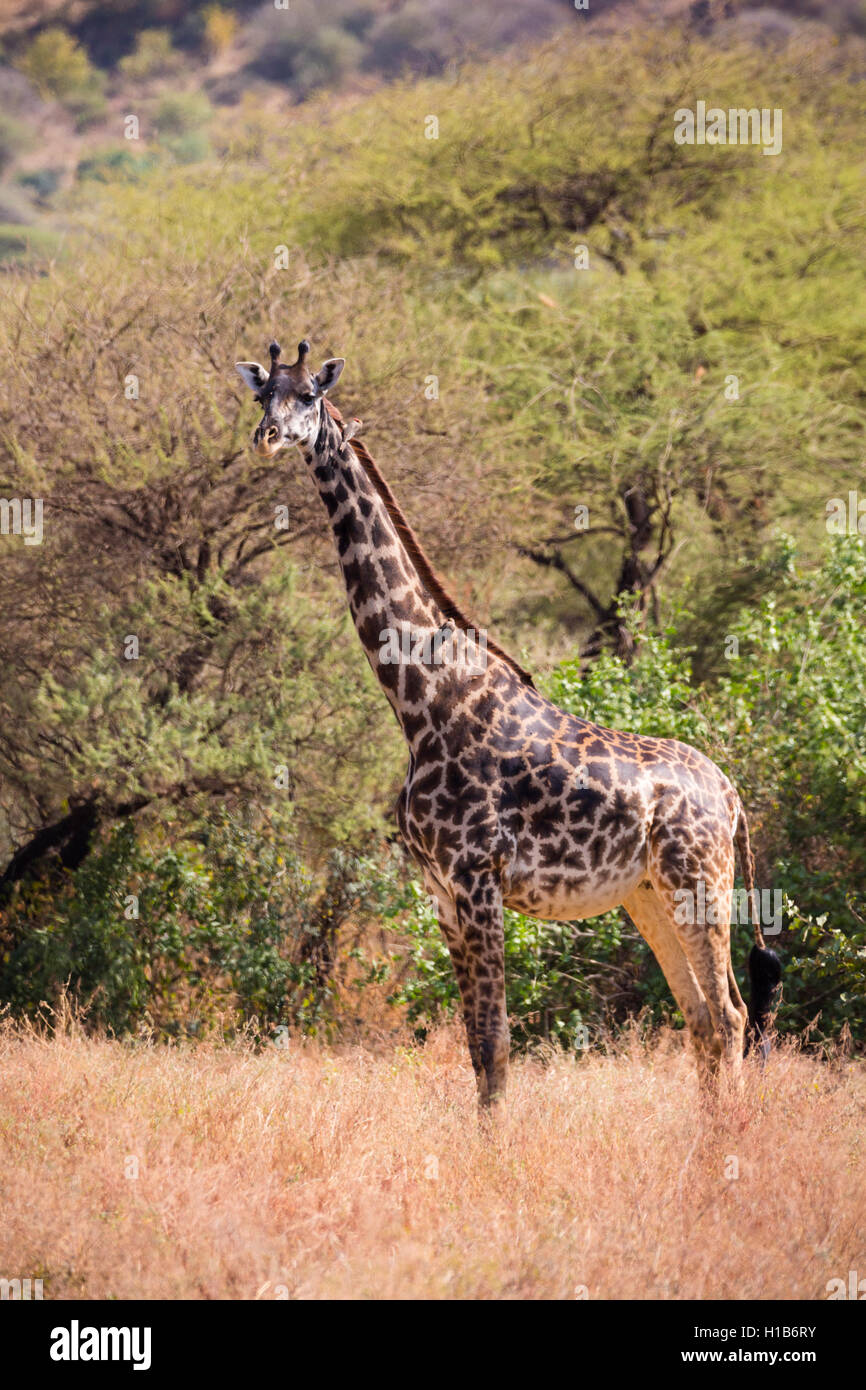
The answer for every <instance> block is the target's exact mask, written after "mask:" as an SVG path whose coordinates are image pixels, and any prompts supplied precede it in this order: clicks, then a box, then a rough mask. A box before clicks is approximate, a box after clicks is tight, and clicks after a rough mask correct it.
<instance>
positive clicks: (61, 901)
mask: <svg viewBox="0 0 866 1390" xmlns="http://www.w3.org/2000/svg"><path fill="white" fill-rule="evenodd" d="M49 891H50V890H49ZM45 893H46V889H45V886H44V885H35V884H29V885H23V886H22V887H21V888H20V889H19V890H18V892H17V894H16V895H15V896H14V897H13V899H12V900H11V902H10V903H9V904H8V910H7V911H6V913H5V914H4V919H3V922H4V925H3V928H2V933H0V1000H2V1002H3V1003H7V1004H9V1005H10V1006H11V1008H12V1010H13V1012H15V1013H16V1014H25V1015H29V1016H35V1015H37V1014H38V1013H39V1010H40V1007H41V1005H42V1001H43V1000H44V1001H48V1002H53V1001H55V1000H56V999H57V998H58V996H59V994H60V993H61V992H62V991H63V990H64V989H65V988H66V987H67V985H68V987H69V988H70V989H71V991H72V993H73V994H74V996H75V997H76V998H77V999H78V1000H80V1001H81V1002H82V1004H83V1005H84V1006H85V1008H86V1011H87V1017H88V1019H89V1021H90V1022H91V1024H93V1025H95V1026H102V1027H106V1028H109V1029H111V1030H112V1031H113V1032H115V1033H117V1034H124V1033H129V1032H133V1031H134V1030H135V1029H136V1028H138V1027H139V1026H141V1025H144V1024H147V1025H150V1026H152V1027H154V1028H155V1029H156V1030H157V1032H158V1033H162V1034H165V1035H178V1034H188V1035H191V1036H202V1035H204V1034H206V1033H209V1032H212V1031H214V1030H216V1029H223V1030H224V1031H226V1032H231V1031H233V1030H234V1029H235V1028H236V1027H243V1026H245V1025H249V1024H250V1023H251V1022H252V1021H255V1022H256V1024H257V1026H258V1029H259V1031H260V1032H261V1033H262V1035H265V1036H267V1035H272V1033H273V1030H274V1029H275V1028H279V1027H283V1028H289V1027H290V1028H299V1029H301V1030H303V1031H305V1032H311V1033H314V1032H317V1031H320V1030H321V1029H322V1028H323V1027H327V1026H328V1022H329V1008H330V1006H331V1004H332V1002H333V998H334V986H335V980H334V966H335V958H336V938H337V933H338V931H339V928H340V927H341V926H342V925H343V923H344V922H345V921H346V919H347V917H349V916H350V915H351V914H353V913H357V912H361V913H363V912H364V911H366V910H370V909H371V908H372V907H373V905H374V904H375V905H380V904H381V897H380V884H379V880H378V879H377V876H376V871H375V867H374V865H373V863H372V861H370V860H368V859H365V858H363V857H360V856H357V855H351V854H346V853H342V854H341V853H339V852H335V853H334V854H333V855H332V856H331V859H330V861H329V866H328V870H327V873H326V875H325V877H324V881H323V882H321V883H318V884H317V883H316V882H314V880H313V878H312V876H311V875H310V873H309V872H308V871H307V870H306V869H305V868H304V867H303V865H302V863H301V861H300V859H299V858H298V856H297V854H296V853H295V851H294V850H293V849H292V848H291V847H290V846H288V845H286V844H285V843H284V842H278V840H277V837H276V836H275V834H274V832H273V831H272V830H268V829H267V827H263V826H257V825H255V824H254V823H253V822H252V820H251V819H250V818H249V817H248V816H245V815H243V814H237V815H231V814H229V813H227V812H224V813H221V814H219V815H217V817H216V818H215V819H214V821H213V822H212V823H211V824H206V825H203V826H201V827H199V828H198V829H195V830H193V831H192V833H191V834H188V835H187V836H186V837H184V836H183V835H182V834H181V835H180V836H178V838H177V843H176V844H175V845H174V846H173V847H171V848H166V847H163V846H160V845H156V846H148V845H147V844H146V843H145V842H144V841H143V840H142V839H140V838H139V837H138V836H137V834H136V829H135V827H134V825H133V824H132V823H131V822H130V821H126V822H123V823H121V824H120V825H118V826H117V827H116V828H115V829H114V830H113V831H111V832H110V833H109V834H108V835H107V836H106V838H105V840H104V842H103V843H102V845H101V846H100V847H99V849H98V850H97V851H96V852H94V853H93V854H91V855H90V857H89V858H88V860H87V862H86V863H85V864H84V865H83V866H82V867H81V869H80V870H79V872H78V873H77V874H76V875H75V878H74V882H72V883H71V884H70V883H69V882H67V884H66V885H65V886H64V887H62V888H60V889H59V891H58V885H57V884H55V885H53V892H50V896H49V897H46V896H45Z"/></svg>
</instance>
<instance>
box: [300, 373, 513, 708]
mask: <svg viewBox="0 0 866 1390" xmlns="http://www.w3.org/2000/svg"><path fill="white" fill-rule="evenodd" d="M325 406H326V408H327V410H328V413H329V414H330V416H331V418H332V419H333V420H335V421H336V422H337V424H338V425H344V424H345V420H344V419H343V416H342V415H341V414H340V412H339V410H338V409H337V407H336V406H335V405H332V403H331V402H330V401H329V400H328V398H327V396H326V397H325ZM352 448H353V449H354V450H355V453H356V454H357V456H358V458H359V459H360V461H361V464H362V465H363V467H364V470H365V472H366V474H367V476H368V478H369V479H370V482H371V483H372V484H373V486H374V488H375V489H376V491H377V492H378V494H379V496H380V497H381V499H382V501H383V502H384V503H385V510H386V511H387V513H388V515H389V517H390V518H391V521H392V523H393V526H394V529H395V530H396V532H397V535H398V536H399V537H400V540H401V542H402V543H403V545H404V547H405V549H406V551H407V553H408V555H409V557H410V559H411V561H412V564H413V565H414V566H415V572H416V574H417V575H418V578H419V579H420V580H421V583H422V584H423V585H424V587H425V589H426V590H427V592H428V594H429V595H430V597H431V598H432V599H435V601H436V603H438V605H439V607H440V608H441V609H442V612H443V613H444V614H445V616H446V618H450V619H451V621H452V622H453V623H455V624H456V625H457V627H459V628H462V630H463V631H464V632H467V631H470V630H471V631H473V632H477V631H478V629H477V627H476V625H475V624H474V623H472V622H470V620H469V619H468V618H467V617H466V615H465V614H464V613H462V612H461V610H460V608H458V606H457V604H456V603H455V601H454V599H453V598H452V597H451V595H450V594H449V593H448V591H447V590H446V588H445V586H444V584H443V583H442V580H441V579H440V578H439V576H438V574H437V573H436V571H435V570H434V568H433V566H432V565H431V564H430V561H429V560H428V559H427V556H426V555H425V554H424V551H423V550H422V548H421V542H420V541H419V539H418V537H417V536H416V535H415V532H414V531H413V530H412V527H411V526H410V525H409V523H408V521H407V520H406V518H405V516H404V515H403V513H402V511H401V510H400V507H399V505H398V503H397V499H396V497H395V496H394V494H393V492H392V491H391V489H390V487H389V486H388V484H387V483H386V482H385V479H384V478H383V477H382V474H381V473H380V472H379V467H378V464H377V463H376V462H375V460H374V459H373V458H372V457H371V455H370V453H369V451H368V449H367V447H366V445H364V444H362V443H361V441H360V440H359V439H356V438H353V439H352ZM487 650H488V651H489V652H493V654H494V655H495V656H498V657H499V659H500V660H501V661H504V662H505V663H506V665H507V666H510V667H511V669H512V671H516V672H517V674H518V676H519V677H520V679H521V680H522V681H523V683H524V685H528V686H530V687H531V689H533V690H534V689H535V682H534V681H533V679H532V677H531V675H530V674H529V672H528V671H525V670H524V669H523V667H522V666H521V665H520V664H519V663H518V662H516V661H515V660H514V657H513V656H509V655H508V653H507V652H506V651H503V649H502V647H500V646H499V644H498V643H497V642H494V641H492V640H491V638H490V637H488V638H487Z"/></svg>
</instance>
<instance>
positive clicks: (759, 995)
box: [746, 946, 782, 1058]
mask: <svg viewBox="0 0 866 1390" xmlns="http://www.w3.org/2000/svg"><path fill="white" fill-rule="evenodd" d="M749 982H750V984H751V987H752V988H751V995H752V997H751V999H750V1001H749V1029H748V1033H747V1036H746V1051H747V1052H748V1051H749V1048H750V1047H751V1046H752V1045H759V1046H760V1049H761V1052H762V1053H763V1055H764V1057H765V1058H766V1057H768V1056H769V1053H770V1043H769V1039H768V1038H767V1024H768V1022H769V1018H770V1012H771V1010H772V1008H773V1005H774V1003H775V1001H776V995H777V993H778V990H779V986H780V985H781V983H782V962H781V961H780V960H779V957H778V956H777V955H776V952H775V951H771V950H769V948H768V947H766V946H753V947H752V949H751V951H750V952H749Z"/></svg>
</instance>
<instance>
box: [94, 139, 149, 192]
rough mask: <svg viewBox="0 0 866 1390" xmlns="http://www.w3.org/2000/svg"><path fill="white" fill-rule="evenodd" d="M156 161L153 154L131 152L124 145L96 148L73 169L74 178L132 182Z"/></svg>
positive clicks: (102, 181) (147, 171) (107, 181)
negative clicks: (102, 148)
mask: <svg viewBox="0 0 866 1390" xmlns="http://www.w3.org/2000/svg"><path fill="white" fill-rule="evenodd" d="M156 163H157V159H156V156H155V155H153V154H133V153H132V151H131V150H130V149H128V148H127V147H126V146H125V145H120V146H116V147H113V148H110V149H105V150H97V151H95V153H93V154H91V155H88V156H87V158H86V159H82V160H80V161H79V164H78V167H77V168H76V170H75V176H76V178H78V179H80V180H81V181H82V182H83V183H84V182H87V180H89V179H90V180H96V181H97V182H99V183H134V182H135V181H136V180H137V179H140V178H143V177H144V175H145V174H147V173H149V172H150V170H151V169H152V168H153V167H154V165H155V164H156Z"/></svg>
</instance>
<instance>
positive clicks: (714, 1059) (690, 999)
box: [623, 883, 721, 1081]
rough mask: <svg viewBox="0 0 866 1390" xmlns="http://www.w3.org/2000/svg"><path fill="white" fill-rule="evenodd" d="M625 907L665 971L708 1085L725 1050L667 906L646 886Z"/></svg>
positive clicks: (624, 904)
mask: <svg viewBox="0 0 866 1390" xmlns="http://www.w3.org/2000/svg"><path fill="white" fill-rule="evenodd" d="M623 907H624V908H625V910H626V912H627V913H628V915H629V917H630V918H631V920H632V921H633V922H634V924H635V926H636V927H637V929H638V931H639V932H640V934H641V936H642V937H643V939H644V940H645V941H646V943H647V945H648V946H649V947H650V950H651V951H652V953H653V955H654V956H655V958H656V960H657V961H658V963H659V965H660V966H661V968H662V971H663V973H664V977H665V979H666V980H667V982H668V985H669V987H670V990H671V993H672V994H673V996H674V999H675V1000H676V1002H677V1006H678V1008H679V1010H680V1013H681V1014H682V1016H683V1018H684V1020H685V1024H686V1028H687V1030H688V1033H689V1037H690V1038H691V1042H692V1046H693V1048H694V1052H695V1057H696V1059H697V1063H698V1069H699V1071H700V1073H701V1077H702V1079H703V1080H705V1081H707V1080H709V1079H710V1077H711V1076H712V1075H714V1073H715V1070H716V1067H717V1065H718V1059H719V1053H720V1051H721V1048H720V1045H719V1041H718V1039H717V1037H716V1033H715V1029H714V1028H713V1021H712V1018H711V1017H710V1011H709V1008H708V1006H707V1001H706V999H705V997H704V994H703V991H702V989H701V987H700V985H699V984H698V981H697V977H696V976H695V972H694V970H693V969H692V967H691V965H690V964H689V961H688V958H687V957H686V954H685V952H684V950H683V948H682V946H681V945H680V943H679V941H678V940H677V935H676V932H675V931H674V928H673V924H672V922H671V920H670V917H669V915H668V913H667V911H666V910H665V907H664V904H663V903H662V900H661V898H660V897H659V895H658V893H657V892H656V891H655V889H654V888H653V887H652V885H651V884H649V883H642V884H641V885H640V887H639V888H636V889H635V890H634V892H633V893H631V894H630V895H629V897H628V898H626V900H625V902H624V903H623Z"/></svg>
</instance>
